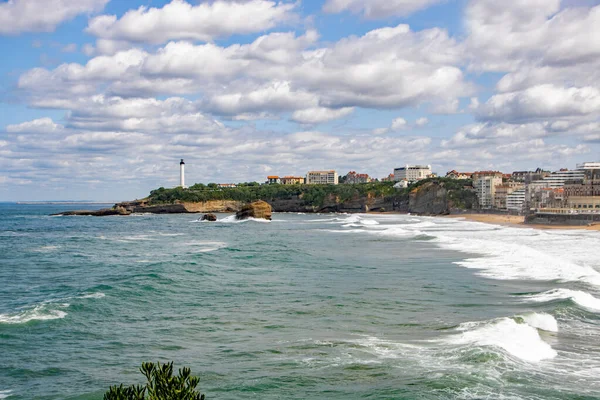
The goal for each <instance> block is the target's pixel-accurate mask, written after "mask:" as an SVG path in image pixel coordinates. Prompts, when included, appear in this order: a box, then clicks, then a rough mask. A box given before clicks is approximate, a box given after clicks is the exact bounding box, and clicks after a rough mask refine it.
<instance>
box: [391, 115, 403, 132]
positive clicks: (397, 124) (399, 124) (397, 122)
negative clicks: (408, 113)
mask: <svg viewBox="0 0 600 400" xmlns="http://www.w3.org/2000/svg"><path fill="white" fill-rule="evenodd" d="M406 127H407V122H406V120H405V119H404V118H396V119H394V120H393V121H392V126H391V129H392V130H394V131H398V130H401V129H406Z"/></svg>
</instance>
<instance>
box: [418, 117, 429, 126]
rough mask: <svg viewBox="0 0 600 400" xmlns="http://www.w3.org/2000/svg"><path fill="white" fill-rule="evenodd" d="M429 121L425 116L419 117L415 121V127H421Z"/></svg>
mask: <svg viewBox="0 0 600 400" xmlns="http://www.w3.org/2000/svg"><path fill="white" fill-rule="evenodd" d="M428 123H429V120H428V119H427V118H425V117H422V118H419V119H417V120H416V121H415V125H416V126H417V127H423V126H425V125H427V124H428Z"/></svg>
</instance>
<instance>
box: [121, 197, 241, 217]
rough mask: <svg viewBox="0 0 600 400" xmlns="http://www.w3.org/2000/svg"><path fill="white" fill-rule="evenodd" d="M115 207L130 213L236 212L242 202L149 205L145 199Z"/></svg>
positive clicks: (224, 201)
mask: <svg viewBox="0 0 600 400" xmlns="http://www.w3.org/2000/svg"><path fill="white" fill-rule="evenodd" d="M115 207H116V208H124V209H125V210H127V211H129V212H130V213H152V214H186V213H211V212H217V213H219V212H236V211H239V210H240V209H241V208H242V203H241V202H239V201H234V200H209V201H203V202H198V203H189V202H184V203H174V204H160V205H151V204H148V202H147V201H146V200H136V201H130V202H124V203H119V204H116V205H115Z"/></svg>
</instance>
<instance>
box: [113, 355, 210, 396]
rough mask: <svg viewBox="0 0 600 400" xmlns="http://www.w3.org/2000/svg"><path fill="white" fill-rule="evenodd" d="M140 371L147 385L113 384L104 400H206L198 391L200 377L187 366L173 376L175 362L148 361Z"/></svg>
mask: <svg viewBox="0 0 600 400" xmlns="http://www.w3.org/2000/svg"><path fill="white" fill-rule="evenodd" d="M140 372H141V373H142V374H144V375H145V376H146V379H147V381H148V382H147V383H146V385H144V386H140V385H131V386H129V387H124V386H123V384H121V385H119V386H111V387H110V389H109V390H108V392H106V393H105V394H104V400H204V395H203V394H200V392H198V391H196V386H198V383H199V382H200V379H198V377H196V376H192V371H191V370H190V369H189V368H187V367H184V368H182V369H180V370H179V375H178V376H173V362H170V363H167V364H161V363H160V362H157V363H156V364H154V363H151V362H147V363H142V367H141V368H140Z"/></svg>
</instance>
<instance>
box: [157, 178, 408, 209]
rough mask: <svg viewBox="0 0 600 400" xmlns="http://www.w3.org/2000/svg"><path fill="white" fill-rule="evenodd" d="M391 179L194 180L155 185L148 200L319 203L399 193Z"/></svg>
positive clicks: (164, 201) (168, 201)
mask: <svg viewBox="0 0 600 400" xmlns="http://www.w3.org/2000/svg"><path fill="white" fill-rule="evenodd" d="M393 186H394V182H371V183H361V184H353V185H278V184H273V185H259V184H257V183H243V184H240V185H238V187H236V188H219V187H218V186H217V185H211V184H209V185H203V184H196V185H194V186H191V187H189V188H188V189H182V188H180V187H177V188H173V189H165V188H159V189H156V190H153V191H152V192H150V197H149V202H150V204H165V203H166V204H169V203H174V202H176V201H180V202H203V201H209V200H236V201H242V202H251V201H256V200H264V201H267V202H268V201H272V200H285V199H291V198H294V197H299V198H301V199H302V200H303V202H304V203H306V204H310V205H315V206H321V205H323V203H324V202H325V199H328V198H331V197H333V198H336V199H337V201H338V202H345V201H350V200H352V199H356V198H361V197H367V196H373V197H388V196H394V195H397V194H399V191H398V190H396V189H394V187H393Z"/></svg>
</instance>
